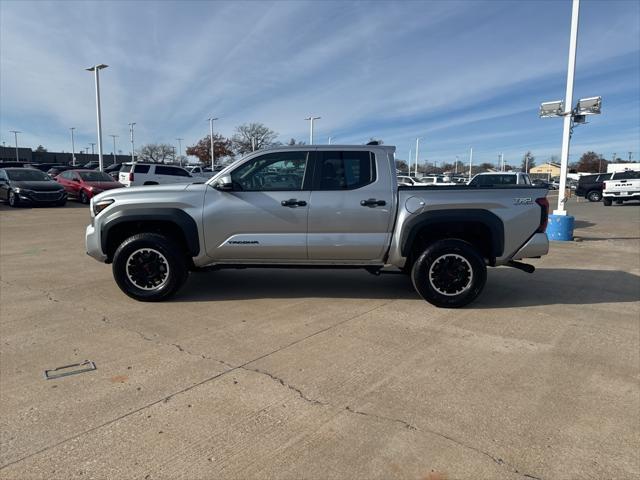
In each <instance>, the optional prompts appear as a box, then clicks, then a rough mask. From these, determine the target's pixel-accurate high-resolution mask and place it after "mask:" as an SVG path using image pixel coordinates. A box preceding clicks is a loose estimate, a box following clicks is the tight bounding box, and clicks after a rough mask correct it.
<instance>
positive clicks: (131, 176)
mask: <svg viewBox="0 0 640 480" xmlns="http://www.w3.org/2000/svg"><path fill="white" fill-rule="evenodd" d="M129 181H130V182H133V172H129Z"/></svg>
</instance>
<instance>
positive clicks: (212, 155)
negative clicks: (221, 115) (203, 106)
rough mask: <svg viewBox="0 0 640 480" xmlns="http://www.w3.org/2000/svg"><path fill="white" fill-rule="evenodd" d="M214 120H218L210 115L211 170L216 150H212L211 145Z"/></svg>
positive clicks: (214, 161)
mask: <svg viewBox="0 0 640 480" xmlns="http://www.w3.org/2000/svg"><path fill="white" fill-rule="evenodd" d="M214 120H218V119H217V118H215V117H210V118H209V135H210V137H211V138H210V140H211V170H213V167H214V166H215V164H216V152H215V150H214V147H213V122H214Z"/></svg>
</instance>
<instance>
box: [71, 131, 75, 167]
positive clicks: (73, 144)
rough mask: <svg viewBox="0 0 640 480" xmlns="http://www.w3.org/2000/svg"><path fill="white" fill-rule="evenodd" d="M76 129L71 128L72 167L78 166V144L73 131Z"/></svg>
mask: <svg viewBox="0 0 640 480" xmlns="http://www.w3.org/2000/svg"><path fill="white" fill-rule="evenodd" d="M75 129H76V127H71V128H70V129H69V130H71V165H72V166H74V167H75V166H76V143H75V141H74V139H73V131H74V130H75Z"/></svg>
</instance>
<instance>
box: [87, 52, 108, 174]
mask: <svg viewBox="0 0 640 480" xmlns="http://www.w3.org/2000/svg"><path fill="white" fill-rule="evenodd" d="M107 67H108V65H105V64H104V63H101V64H100V65H95V66H93V67H90V68H87V69H86V70H87V71H89V72H94V73H95V78H96V117H97V123H98V168H99V169H100V171H101V172H102V171H103V170H104V168H103V167H104V166H103V164H102V118H101V112H100V73H99V72H100V70H102V69H103V68H107ZM93 145H94V144H91V147H92V148H91V150H92V151H91V153H93Z"/></svg>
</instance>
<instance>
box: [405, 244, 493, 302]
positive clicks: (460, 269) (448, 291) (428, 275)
mask: <svg viewBox="0 0 640 480" xmlns="http://www.w3.org/2000/svg"><path fill="white" fill-rule="evenodd" d="M411 280H412V281H413V286H414V287H415V289H416V291H417V292H418V293H419V294H420V295H421V296H422V298H424V299H425V300H426V301H427V302H429V303H431V304H432V305H435V306H436V307H444V308H458V307H463V306H464V305H467V304H468V303H471V302H472V301H473V300H475V299H476V297H477V296H478V295H479V294H480V292H481V291H482V289H483V288H484V284H485V283H486V281H487V267H486V265H485V262H484V259H483V258H482V256H481V255H480V254H479V253H478V251H477V250H476V249H475V248H474V247H473V245H471V244H470V243H468V242H465V241H463V240H457V239H446V240H438V241H437V242H434V243H432V244H431V245H429V246H428V247H427V248H426V250H425V251H424V252H423V253H422V255H420V257H418V259H417V260H416V262H415V263H414V264H413V268H412V269H411Z"/></svg>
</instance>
